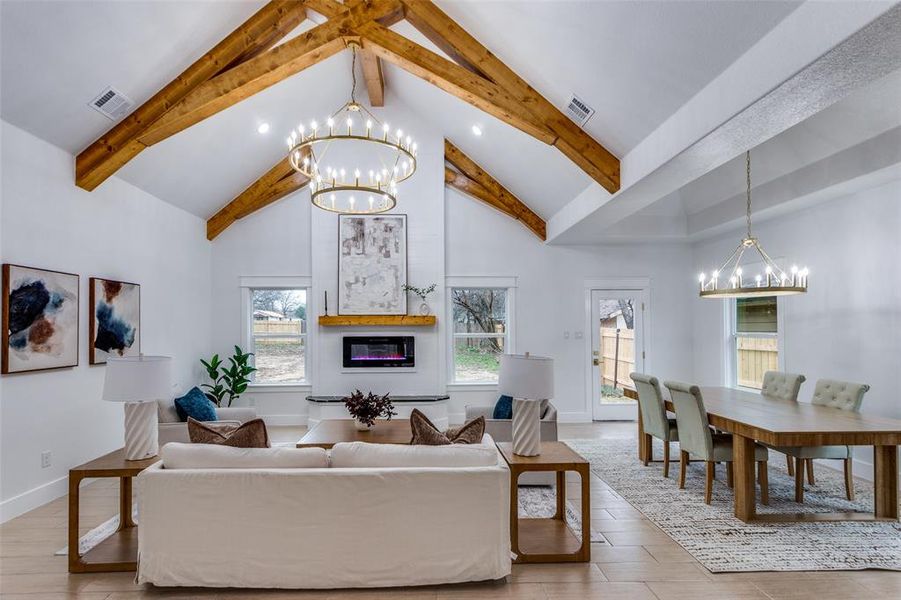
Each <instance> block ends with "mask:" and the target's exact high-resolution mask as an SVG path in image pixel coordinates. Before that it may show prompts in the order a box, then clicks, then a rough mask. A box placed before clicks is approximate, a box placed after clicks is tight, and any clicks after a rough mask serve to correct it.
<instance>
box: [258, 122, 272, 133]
mask: <svg viewBox="0 0 901 600" xmlns="http://www.w3.org/2000/svg"><path fill="white" fill-rule="evenodd" d="M257 133H269V123H260V125H259V127H257Z"/></svg>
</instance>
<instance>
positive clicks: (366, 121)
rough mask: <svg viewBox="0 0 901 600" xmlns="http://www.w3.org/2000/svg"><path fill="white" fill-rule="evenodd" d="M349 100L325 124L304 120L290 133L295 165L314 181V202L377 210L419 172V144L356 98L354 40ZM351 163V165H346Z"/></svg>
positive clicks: (390, 203) (342, 209)
mask: <svg viewBox="0 0 901 600" xmlns="http://www.w3.org/2000/svg"><path fill="white" fill-rule="evenodd" d="M348 45H349V46H350V48H351V52H352V53H353V60H352V63H351V76H352V79H353V84H352V86H351V91H350V101H349V102H347V103H345V104H344V105H343V106H342V107H341V108H339V109H338V110H337V111H335V112H334V113H332V114H331V115H329V116H328V117H327V118H326V120H325V123H323V124H320V123H318V122H316V121H311V122H310V124H309V126H307V125H305V124H303V123H301V124H300V126H299V127H298V128H297V129H295V130H292V131H291V133H290V134H289V135H288V138H287V143H288V160H289V161H290V163H291V166H292V167H293V168H294V169H295V170H296V171H298V172H300V173H303V174H304V175H306V176H307V177H308V178H309V179H310V193H311V200H312V202H313V204H315V205H316V206H318V207H319V208H322V209H324V210H328V211H331V212H337V213H355V214H377V213H383V212H386V211H389V210H391V209H392V208H394V207H395V205H397V184H398V183H400V182H402V181H405V180H407V179H409V178H410V177H411V176H412V175H413V173H414V172H415V171H416V143H415V142H414V141H413V138H412V137H411V136H410V135H409V134H405V133H404V131H403V129H401V128H398V129H396V130H394V131H392V130H391V127H390V126H389V125H388V123H381V122H380V121H379V120H378V119H377V118H375V116H374V115H373V114H372V113H371V112H369V111H368V110H367V109H366V108H365V107H364V106H363V105H362V104H360V103H359V102H357V100H356V97H355V94H356V88H357V76H356V64H357V46H358V43H356V42H349V43H348ZM348 163H350V164H351V165H352V166H351V167H350V168H348V167H347V166H346V165H347V164H348Z"/></svg>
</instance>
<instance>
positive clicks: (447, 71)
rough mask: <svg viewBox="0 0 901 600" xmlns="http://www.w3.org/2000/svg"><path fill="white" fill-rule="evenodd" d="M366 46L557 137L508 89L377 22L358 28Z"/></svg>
mask: <svg viewBox="0 0 901 600" xmlns="http://www.w3.org/2000/svg"><path fill="white" fill-rule="evenodd" d="M356 33H357V34H359V36H360V38H361V39H362V41H363V48H364V49H365V50H371V51H372V53H373V54H375V55H376V56H378V57H379V58H382V59H384V60H386V61H388V62H390V63H393V64H395V65H397V66H399V67H400V68H402V69H404V70H405V71H407V72H409V73H411V74H413V75H415V76H417V77H419V78H421V79H424V80H425V81H428V82H429V83H431V84H433V85H435V86H437V87H439V88H441V89H442V90H444V91H446V92H448V93H450V94H452V95H454V96H456V97H457V98H459V99H461V100H463V101H465V102H467V103H469V104H471V105H473V106H475V107H476V108H479V109H481V110H483V111H485V112H487V113H488V114H490V115H493V116H495V117H497V118H498V119H500V120H502V121H504V122H505V123H508V124H510V125H512V126H513V127H516V128H517V129H520V130H522V131H524V132H525V133H527V134H529V135H531V136H533V137H535V138H538V139H540V140H542V141H543V142H545V143H548V144H552V143H553V142H554V141H555V140H556V139H557V136H556V135H555V134H554V133H553V132H552V131H551V130H550V129H549V128H548V127H547V126H546V125H544V123H542V122H541V120H540V119H538V118H537V117H536V116H535V115H533V114H532V113H530V112H529V111H527V110H524V109H523V107H522V105H521V104H520V103H519V102H518V101H517V100H516V99H514V98H513V97H512V96H511V95H510V94H509V93H508V92H507V91H506V90H504V89H502V88H501V87H500V86H498V85H496V84H494V83H492V82H491V81H488V80H487V79H485V78H483V77H480V76H479V75H476V74H474V73H472V72H471V71H468V70H467V69H465V68H463V67H461V66H460V65H458V64H456V63H454V62H452V61H450V60H448V59H446V58H444V57H442V56H439V55H438V54H436V53H434V52H432V51H431V50H428V49H426V48H423V47H422V46H420V45H419V44H417V43H415V42H412V41H410V40H408V39H407V38H405V37H403V36H402V35H400V34H397V33H395V32H393V31H391V30H390V29H388V28H387V27H384V26H382V25H380V24H378V23H375V22H369V23H365V24H363V25H360V26H358V27H357V28H356Z"/></svg>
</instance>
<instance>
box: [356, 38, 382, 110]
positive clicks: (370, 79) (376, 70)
mask: <svg viewBox="0 0 901 600" xmlns="http://www.w3.org/2000/svg"><path fill="white" fill-rule="evenodd" d="M360 63H361V65H362V67H363V79H364V80H365V81H366V92H367V93H368V94H369V104H370V105H371V106H376V107H381V106H385V76H384V75H383V74H382V60H381V59H380V58H379V57H378V56H376V55H375V54H373V53H372V52H371V51H369V50H361V51H360Z"/></svg>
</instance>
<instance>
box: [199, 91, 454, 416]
mask: <svg viewBox="0 0 901 600" xmlns="http://www.w3.org/2000/svg"><path fill="white" fill-rule="evenodd" d="M392 110H393V112H392V111H385V112H383V113H380V115H379V117H380V118H383V119H385V120H386V121H387V122H391V123H394V122H403V125H404V128H405V129H407V130H409V131H412V132H414V133H415V135H416V140H417V143H418V146H419V152H418V155H417V164H418V168H417V171H416V175H415V176H414V177H413V178H411V179H410V180H409V181H407V182H404V183H403V184H401V186H400V189H399V196H398V198H399V206H398V208H397V209H396V210H395V211H394V212H395V213H400V214H406V215H407V229H408V232H407V244H408V246H407V248H408V252H407V254H408V280H409V281H410V282H411V283H412V284H413V285H419V286H423V285H428V284H430V283H433V282H435V283H438V284H439V286H442V287H443V281H444V220H443V215H444V158H443V157H444V139H443V137H441V135H440V133H438V132H437V131H435V130H434V128H433V127H431V126H429V125H428V124H427V123H425V122H423V121H421V120H415V119H416V118H415V116H414V115H413V114H412V113H408V112H405V111H404V110H403V107H402V105H399V104H398V106H397V107H395V108H394V109H392ZM401 114H402V115H403V118H402V119H401V118H400V115H401ZM392 116H398V119H392ZM337 240H338V218H337V215H335V214H333V213H330V212H327V211H324V210H319V209H315V210H313V209H312V208H311V204H310V194H309V191H307V190H302V191H300V192H298V193H296V194H294V195H292V196H290V197H288V198H285V199H284V200H281V201H280V202H278V203H276V204H274V205H272V206H269V207H267V208H266V209H265V210H261V211H259V212H257V213H254V214H252V215H250V216H248V217H246V218H244V219H241V220H240V221H238V222H237V223H235V224H233V225H232V226H231V227H229V228H228V229H227V230H226V231H225V232H224V233H222V234H221V235H220V236H219V237H217V238H216V239H215V240H213V244H212V248H213V258H212V265H213V267H212V273H213V274H212V286H213V296H212V310H211V312H212V317H213V323H214V326H213V348H214V350H215V351H216V352H220V353H230V352H231V348H232V346H233V345H234V344H244V342H245V340H244V333H243V331H242V324H241V319H242V303H241V302H242V301H241V289H240V287H239V282H240V279H241V277H253V276H304V277H311V278H312V285H313V289H312V294H311V297H310V298H309V304H308V308H307V314H308V315H309V323H310V331H311V337H310V343H311V344H312V350H311V356H310V357H309V360H308V361H307V369H308V372H309V377H310V379H311V381H312V383H313V385H312V387H309V386H291V387H287V388H281V389H277V388H272V387H265V386H256V387H253V388H252V389H251V390H250V391H249V392H248V393H246V394H244V396H242V398H240V399H239V400H238V401H237V403H238V404H250V405H253V406H255V407H256V409H257V412H258V413H259V414H260V415H262V416H264V417H265V418H266V421H267V422H268V423H271V424H304V423H306V415H307V406H306V401H305V397H306V396H307V395H309V394H310V393H311V392H315V393H317V394H329V395H340V394H347V393H349V392H352V391H353V389H354V388H355V387H358V388H360V389H362V390H363V391H368V390H370V389H371V390H372V391H374V392H382V393H389V392H390V393H392V394H398V395H401V394H415V393H421V394H434V393H439V392H443V391H444V386H443V379H444V376H443V373H439V370H440V369H442V368H443V364H444V362H443V352H444V346H443V345H442V343H441V340H442V339H443V338H442V337H441V329H440V327H438V328H424V327H407V328H397V329H391V330H388V329H385V328H378V329H377V330H375V332H376V333H378V334H392V333H398V334H402V335H414V336H416V363H417V364H416V367H415V370H414V371H412V372H404V373H398V372H396V371H394V372H391V371H389V372H381V373H379V372H367V373H360V372H359V371H357V372H355V373H347V372H344V371H343V369H342V366H341V338H342V336H343V335H349V334H352V335H365V334H367V333H373V331H367V330H364V329H362V328H358V327H354V328H339V327H335V328H322V329H320V328H319V327H318V325H317V322H316V319H317V317H318V316H319V315H320V314H323V307H322V304H323V296H324V292H325V291H328V295H329V314H333V315H334V314H337V311H336V307H337V295H338V294H337V290H338V287H337V286H338V273H337V269H338V255H337V250H338V241H337ZM412 302H413V301H412V300H411V304H410V306H411V307H412V309H413V310H415V309H416V307H418V303H417V304H413V303H412ZM430 304H431V305H432V307H433V309H434V311H435V312H436V313H439V314H440V311H442V310H443V295H442V294H441V293H440V292H439V293H438V294H435V295H432V296H431V298H430Z"/></svg>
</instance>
